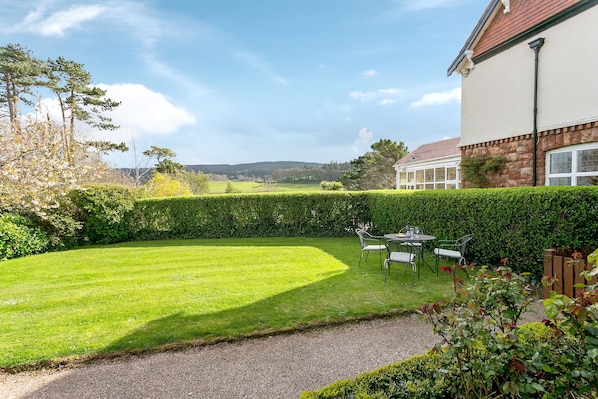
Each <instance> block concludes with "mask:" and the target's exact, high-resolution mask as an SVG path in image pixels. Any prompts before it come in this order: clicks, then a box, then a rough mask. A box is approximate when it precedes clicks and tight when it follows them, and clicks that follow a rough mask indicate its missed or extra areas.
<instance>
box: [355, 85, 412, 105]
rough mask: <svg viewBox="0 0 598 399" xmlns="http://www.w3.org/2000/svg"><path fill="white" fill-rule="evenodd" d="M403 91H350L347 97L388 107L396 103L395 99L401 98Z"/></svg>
mask: <svg viewBox="0 0 598 399" xmlns="http://www.w3.org/2000/svg"><path fill="white" fill-rule="evenodd" d="M404 92H405V91H404V90H401V89H396V88H389V89H378V90H371V91H352V92H351V93H349V97H350V98H352V99H353V100H358V101H361V102H362V103H367V102H370V101H376V102H378V103H379V104H380V105H388V104H392V103H395V102H397V97H399V96H401V95H402V94H403V93H404Z"/></svg>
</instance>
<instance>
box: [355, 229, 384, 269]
mask: <svg viewBox="0 0 598 399" xmlns="http://www.w3.org/2000/svg"><path fill="white" fill-rule="evenodd" d="M355 232H356V233H357V235H358V236H359V242H360V244H361V254H360V255H359V263H358V264H357V266H358V267H359V266H361V259H362V258H363V253H364V252H365V261H364V262H367V261H368V255H369V254H370V252H372V251H378V252H379V254H380V269H382V252H384V251H386V245H385V244H384V237H381V236H374V235H371V234H370V233H368V232H367V231H365V230H363V229H356V230H355Z"/></svg>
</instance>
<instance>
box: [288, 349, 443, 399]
mask: <svg viewBox="0 0 598 399" xmlns="http://www.w3.org/2000/svg"><path fill="white" fill-rule="evenodd" d="M438 360H439V356H438V355H437V354H434V353H432V352H428V353H426V354H425V355H420V356H413V357H411V358H409V359H407V360H404V361H402V362H398V363H393V364H390V365H387V366H384V367H381V368H379V369H376V370H374V371H371V372H369V373H364V374H361V375H359V376H357V377H356V378H355V379H348V380H342V381H337V382H336V383H333V384H331V385H328V386H326V387H324V388H322V389H320V390H318V391H306V392H303V393H302V394H301V396H300V397H299V399H349V398H355V399H357V398H359V399H383V398H384V399H386V398H394V399H411V398H420V399H436V398H446V397H447V394H448V392H447V391H448V390H447V384H446V383H445V380H444V379H443V378H436V377H437V373H436V371H437V369H438V367H439V364H440V363H439V361H438Z"/></svg>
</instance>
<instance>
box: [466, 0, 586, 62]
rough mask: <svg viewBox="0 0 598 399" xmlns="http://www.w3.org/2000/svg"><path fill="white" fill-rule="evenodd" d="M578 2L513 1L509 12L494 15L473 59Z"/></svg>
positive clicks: (571, 0) (561, 0)
mask: <svg viewBox="0 0 598 399" xmlns="http://www.w3.org/2000/svg"><path fill="white" fill-rule="evenodd" d="M579 2H580V0H514V1H511V12H510V13H508V14H504V13H503V12H499V13H497V14H496V16H495V17H494V19H493V20H492V22H491V23H490V25H489V26H488V27H487V29H486V30H485V32H484V33H483V35H482V37H481V38H480V40H479V42H478V43H477V45H476V46H475V49H474V51H473V55H474V57H477V56H479V55H480V54H483V53H484V52H486V51H488V50H491V49H492V48H494V47H496V46H497V45H499V44H501V43H504V42H505V41H507V40H509V39H511V38H512V37H514V36H517V35H518V34H520V33H522V32H525V31H526V30H528V29H530V28H532V27H534V26H536V25H539V24H540V23H541V22H543V21H545V20H547V19H548V18H550V17H552V16H554V15H556V14H558V13H559V12H561V11H563V10H565V9H567V8H569V7H570V6H572V5H574V4H577V3H579Z"/></svg>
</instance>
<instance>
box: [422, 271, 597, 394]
mask: <svg viewBox="0 0 598 399" xmlns="http://www.w3.org/2000/svg"><path fill="white" fill-rule="evenodd" d="M506 263H507V262H506V260H504V264H503V266H501V267H498V268H496V269H495V270H493V271H491V270H489V268H488V267H482V268H480V270H479V271H478V273H477V274H476V275H475V277H474V279H473V282H472V283H471V284H469V285H468V286H467V287H465V286H464V284H463V280H462V279H461V278H459V277H458V276H457V274H456V271H457V270H458V269H459V266H453V267H445V268H444V270H445V271H448V272H450V273H452V274H453V276H454V292H453V294H452V297H451V298H450V299H448V300H446V301H441V302H437V303H435V304H433V305H426V306H424V307H423V308H422V313H423V314H424V315H425V316H426V317H427V319H428V320H430V322H431V323H432V324H433V326H434V331H435V333H437V334H438V335H440V337H441V338H442V343H441V344H439V345H437V346H436V348H435V351H436V352H437V353H439V354H440V359H441V360H440V364H441V366H440V368H439V374H441V375H442V376H444V377H445V380H446V381H447V382H448V384H449V389H448V390H449V392H450V393H451V395H453V396H454V397H456V398H488V397H492V398H499V397H520V398H546V399H549V398H562V397H572V398H574V397H588V398H589V397H592V396H578V395H580V394H581V395H594V396H593V397H598V396H596V395H597V390H596V389H597V388H596V387H597V386H598V371H597V370H598V308H597V307H596V306H597V303H598V301H597V300H596V299H597V298H598V297H597V292H598V291H597V287H596V286H588V287H587V289H586V290H585V291H584V294H583V295H582V297H581V298H576V299H571V298H567V297H565V296H564V295H557V294H554V293H553V294H552V295H551V297H550V298H549V299H547V300H545V301H544V305H545V308H546V314H547V316H548V317H547V319H546V320H545V321H544V324H543V325H542V324H538V323H536V324H531V325H527V326H525V327H519V326H518V325H519V322H520V321H521V316H522V315H523V313H524V312H525V310H526V309H527V308H528V306H529V305H530V304H531V302H532V299H531V296H530V290H529V289H528V286H527V282H526V276H525V275H524V274H522V275H518V274H516V273H513V271H512V270H511V269H510V268H509V267H507V265H506ZM596 270H597V268H594V270H592V271H591V272H588V273H587V274H588V276H591V275H595V274H596V273H598V272H597V271H596ZM559 315H562V318H559V317H560V316H559ZM439 378H441V377H440V376H439Z"/></svg>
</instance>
